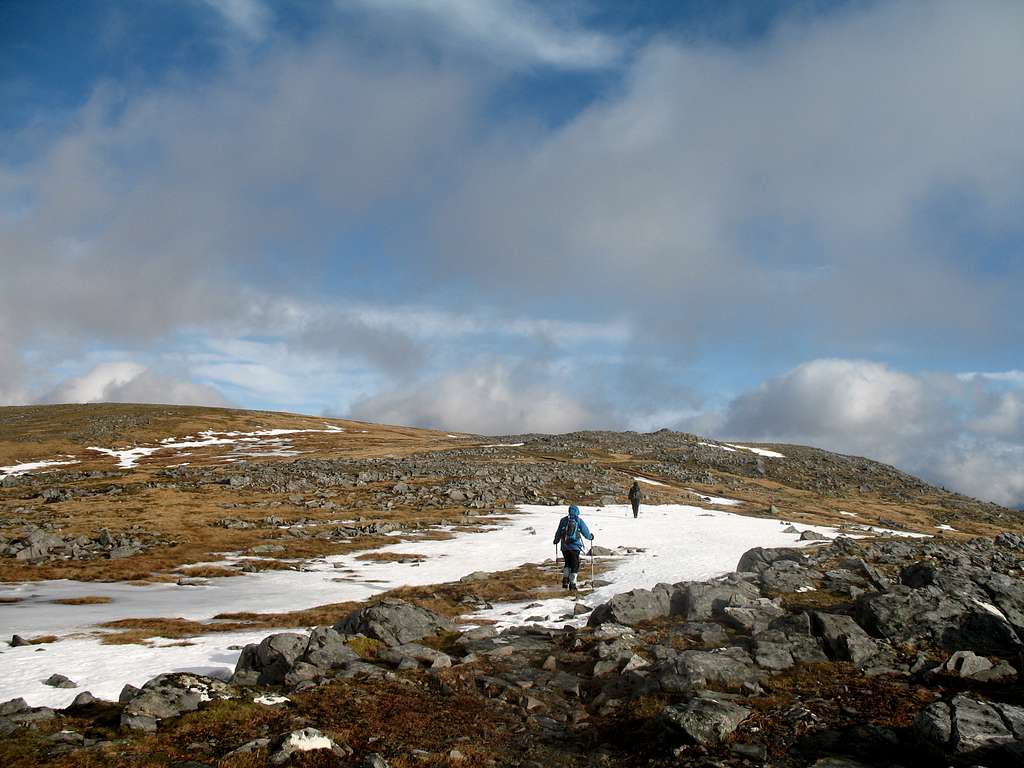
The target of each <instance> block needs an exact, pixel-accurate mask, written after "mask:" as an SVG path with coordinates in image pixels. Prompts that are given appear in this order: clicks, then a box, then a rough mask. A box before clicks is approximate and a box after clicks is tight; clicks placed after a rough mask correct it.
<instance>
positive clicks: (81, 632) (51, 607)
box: [0, 504, 835, 707]
mask: <svg viewBox="0 0 1024 768" xmlns="http://www.w3.org/2000/svg"><path fill="white" fill-rule="evenodd" d="M581 510H582V515H583V518H584V519H585V520H586V521H587V524H588V525H589V526H590V528H591V530H592V531H593V532H594V534H595V540H596V542H597V543H599V544H601V545H602V546H604V547H609V548H616V547H629V548H639V549H643V550H645V551H644V552H643V553H640V554H633V555H626V556H624V557H622V558H620V559H617V560H615V561H614V566H613V567H612V569H611V570H610V571H609V572H607V573H606V574H605V575H604V578H605V579H607V580H608V581H609V582H610V584H609V586H607V587H602V588H600V589H597V590H595V591H593V592H591V593H588V594H586V595H585V596H584V597H583V598H582V599H583V601H584V602H586V603H587V604H588V605H596V604H598V603H600V602H603V601H605V600H607V599H608V598H609V597H611V596H612V595H613V594H616V593H618V592H622V591H625V590H629V589H633V588H636V587H651V586H654V585H655V584H657V583H658V582H676V581H682V580H687V579H704V578H708V577H711V576H715V575H717V574H720V573H724V572H727V571H730V570H732V569H733V568H735V567H736V563H737V561H738V560H739V558H740V555H742V554H743V552H745V551H746V550H748V549H750V548H751V547H755V546H767V547H772V546H799V545H800V542H798V541H797V540H796V539H797V536H796V535H795V534H787V533H783V526H782V525H781V521H779V520H774V519H764V518H752V517H743V516H741V515H735V514H732V513H729V512H723V511H715V510H707V509H703V508H701V507H697V506H690V505H679V504H671V505H659V506H651V505H647V506H645V507H644V508H643V511H642V513H641V515H640V518H639V519H633V516H632V513H631V512H630V511H629V507H628V506H627V505H613V506H608V507H603V508H594V507H582V508H581ZM563 514H565V508H564V507H543V506H522V507H520V508H519V513H518V514H512V515H509V516H507V517H506V518H504V519H502V520H499V521H496V524H494V525H491V526H489V527H488V528H487V529H486V530H482V531H478V532H472V533H458V534H456V535H455V536H454V537H453V538H451V539H447V540H441V541H438V540H430V539H421V540H416V539H413V540H410V541H402V542H397V543H395V544H391V545H388V546H385V547H382V548H381V549H380V550H378V551H383V552H393V553H403V554H410V555H412V554H417V555H422V556H423V557H424V558H425V560H423V561H422V562H420V563H411V562H406V563H398V562H377V561H367V560H357V559H356V556H357V555H358V554H360V553H359V552H355V553H351V554H347V555H339V556H332V557H328V558H324V559H321V560H315V561H312V562H310V563H307V564H306V568H308V570H305V571H269V572H265V573H260V574H251V575H245V576H237V577H233V578H221V579H210V581H209V583H208V585H206V586H189V587H185V586H177V585H170V584H156V585H150V586H145V587H136V586H130V585H127V584H119V583H113V584H101V583H84V582H73V581H43V582H33V583H24V584H17V585H3V586H0V597H5V598H20V599H21V600H22V602H18V603H13V604H0V636H3V637H4V638H9V637H10V636H11V635H12V634H15V633H17V634H20V635H22V636H25V637H31V636H36V635H41V634H57V635H62V636H68V635H72V637H71V638H70V639H64V640H61V641H60V642H57V643H53V644H47V645H37V646H26V647H20V648H4V649H3V650H2V651H0V654H2V657H3V665H4V675H3V676H2V677H0V701H3V700H6V699H9V698H12V697H15V696H24V697H25V699H26V700H27V701H28V702H29V703H31V704H33V705H36V706H38V705H47V706H55V707H60V706H66V705H67V704H68V703H70V701H71V700H72V699H73V698H74V697H75V695H77V694H78V693H80V692H81V691H84V690H89V691H91V692H92V693H93V695H95V696H99V697H102V698H108V699H116V698H117V694H118V693H119V691H120V690H121V688H122V686H123V685H124V684H125V683H132V684H133V685H141V684H142V683H144V682H145V681H146V680H148V679H149V678H150V677H152V676H154V675H156V674H158V673H160V672H166V671H172V670H190V671H195V672H202V673H205V674H218V675H227V674H229V673H230V672H231V670H232V669H233V668H234V664H235V661H236V660H237V658H238V654H239V648H238V646H241V645H243V644H245V643H246V642H253V641H257V640H259V639H261V638H262V637H264V636H266V635H268V634H270V633H271V630H266V629H259V630H254V631H252V632H236V633H230V634H210V635H205V636H201V637H196V638H190V639H189V640H187V641H185V642H187V643H190V644H187V645H182V644H181V641H170V640H166V641H157V642H154V643H153V645H152V646H150V647H147V646H140V645H101V644H100V642H99V640H98V639H96V637H95V636H90V635H89V634H87V633H90V634H91V632H93V631H94V630H93V629H92V628H93V627H94V626H95V625H96V624H97V623H100V622H104V621H110V620H113V619H119V618H128V617H134V618H142V617H155V616H163V617H178V616H180V617H182V618H185V619H194V620H204V621H205V620H209V619H210V618H211V617H212V616H214V615H216V614H217V613H221V612H226V611H232V612H236V611H258V612H277V611H296V610H301V609H303V608H310V607H313V606H316V605H323V604H327V603H336V602H344V601H349V600H353V601H358V600H366V599H367V598H370V597H372V596H374V595H375V594H379V593H381V592H383V591H386V590H388V589H391V588H393V587H396V586H400V585H412V586H415V585H425V584H436V583H442V582H447V581H455V580H457V579H460V578H462V577H463V576H465V575H467V574H469V573H472V572H474V571H489V572H490V571H501V570H507V569H511V568H516V567H518V566H520V565H523V564H524V563H529V562H533V563H542V562H544V561H545V560H550V559H551V558H552V557H553V554H554V552H553V544H552V538H553V536H554V531H555V528H556V527H557V525H558V521H559V519H560V518H561V516H562V515H563ZM808 527H810V528H812V529H813V530H818V531H820V532H822V533H825V534H826V535H834V534H835V531H834V530H833V529H830V528H824V527H815V526H808ZM582 575H583V577H584V578H589V571H585V572H584V573H583V574H582ZM557 582H558V576H557V574H556V572H555V570H554V568H552V583H553V584H557ZM555 594H558V595H559V597H558V598H557V599H553V600H546V601H543V602H542V603H541V605H542V609H536V608H528V607H527V605H528V604H524V605H508V604H506V605H496V606H495V607H494V608H493V609H492V610H490V611H486V612H481V613H479V614H476V615H475V617H474V618H477V619H480V618H489V619H496V620H497V621H498V622H499V624H500V625H502V626H506V625H509V624H519V623H524V622H525V621H526V620H527V619H530V618H532V617H534V616H537V615H538V614H540V615H541V618H542V621H543V622H545V623H549V624H552V625H554V624H562V623H565V622H564V621H563V620H562V619H561V618H560V617H561V616H563V615H564V614H565V613H566V612H567V611H571V603H570V601H569V600H567V599H565V598H563V597H561V593H557V592H556V593H555ZM84 595H100V596H106V597H111V598H112V599H113V602H111V603H108V604H100V605H78V606H67V605H56V604H54V603H53V602H52V601H53V600H54V599H58V598H64V597H81V596H84ZM582 621H583V619H578V620H577V623H581V622H582ZM54 672H58V673H61V674H65V675H67V676H68V677H70V678H71V679H72V680H75V681H76V682H78V683H79V687H78V688H75V689H57V688H50V687H48V686H45V685H43V684H42V681H43V680H45V679H46V678H47V677H49V676H50V675H51V674H53V673H54Z"/></svg>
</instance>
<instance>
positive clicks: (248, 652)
mask: <svg viewBox="0 0 1024 768" xmlns="http://www.w3.org/2000/svg"><path fill="white" fill-rule="evenodd" d="M308 643H309V638H307V637H306V635H300V634H298V633H296V632H280V633H278V634H276V635H268V636H267V637H265V638H263V640H261V641H260V642H259V643H258V644H257V643H250V644H249V645H247V646H245V648H243V649H242V654H241V656H239V657H238V662H237V663H236V664H235V673H234V675H232V677H231V682H232V683H235V684H236V685H280V684H281V683H283V682H284V679H285V676H286V675H287V674H288V673H289V672H290V671H291V668H292V667H293V666H295V662H296V661H298V660H299V657H300V656H301V655H302V654H303V653H304V652H305V651H306V646H307V645H308Z"/></svg>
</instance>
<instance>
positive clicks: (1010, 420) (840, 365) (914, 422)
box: [683, 359, 1024, 506]
mask: <svg viewBox="0 0 1024 768" xmlns="http://www.w3.org/2000/svg"><path fill="white" fill-rule="evenodd" d="M993 386H994V385H992V384H991V383H989V382H987V381H986V380H984V379H977V378H972V379H970V380H965V379H963V378H962V377H958V376H956V375H951V374H935V373H928V374H912V373H906V372H902V371H898V370H895V369H893V368H891V367H889V366H887V365H883V364H880V363H876V362H871V361H865V360H837V359H826V360H814V361H811V362H809V363H805V364H803V365H800V366H798V367H796V368H794V369H793V370H791V371H788V372H787V373H785V374H783V375H781V376H778V377H775V378H773V379H769V380H768V381H766V382H764V383H763V384H762V385H760V386H759V387H757V388H756V389H754V390H752V391H750V392H747V393H744V394H742V395H740V396H739V397H737V398H735V399H734V400H733V401H732V402H731V403H729V405H728V406H727V407H726V408H725V409H724V411H723V412H721V413H718V414H714V415H713V417H712V418H709V417H708V415H705V416H704V421H703V423H701V424H700V425H699V426H700V427H703V428H709V427H710V429H709V430H708V431H710V432H712V433H714V434H715V435H716V436H720V437H724V438H736V439H749V440H762V441H765V442H788V443H797V444H806V445H813V446H817V447H820V448H825V449H827V450H834V451H839V452H841V453H850V454H856V455H862V456H867V457H869V458H873V459H878V460H881V461H884V462H887V463H890V464H894V465H895V466H897V467H900V468H901V469H904V470H906V471H909V472H912V473H914V474H916V475H919V476H920V477H923V478H924V479H926V480H929V481H931V482H934V483H938V484H942V485H945V486H947V487H949V488H953V489H954V490H958V491H961V492H963V493H967V494H970V495H972V496H976V497H978V498H981V499H986V500H990V501H996V502H999V503H1001V504H1010V505H1014V506H1019V505H1024V464H1022V463H1021V461H1022V459H1024V392H1022V391H1019V390H1011V391H1002V390H1001V389H993ZM997 386H1000V387H1001V386H1002V385H997ZM693 424H694V421H693V420H688V421H685V422H684V424H683V425H684V426H688V427H689V426H692V425H693Z"/></svg>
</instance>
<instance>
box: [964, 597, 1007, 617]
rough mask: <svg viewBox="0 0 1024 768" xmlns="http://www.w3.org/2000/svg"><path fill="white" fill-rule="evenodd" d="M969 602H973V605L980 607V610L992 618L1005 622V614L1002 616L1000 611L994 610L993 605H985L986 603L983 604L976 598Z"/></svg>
mask: <svg viewBox="0 0 1024 768" xmlns="http://www.w3.org/2000/svg"><path fill="white" fill-rule="evenodd" d="M971 600H973V601H974V602H975V603H977V604H978V605H980V606H981V607H982V608H984V609H985V610H986V611H988V612H989V613H991V614H992V615H993V616H998V617H999V618H1000V619H1002V620H1003V621H1006V614H1004V613H1003V612H1002V611H1000V610H999V609H998V608H996V607H995V606H994V605H992V603H986V602H984V601H982V600H979V599H978V598H976V597H972V598H971Z"/></svg>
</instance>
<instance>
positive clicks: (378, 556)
mask: <svg viewBox="0 0 1024 768" xmlns="http://www.w3.org/2000/svg"><path fill="white" fill-rule="evenodd" d="M355 559H356V560H370V561H373V562H378V563H397V562H400V561H402V560H420V561H423V560H426V559H427V556H426V555H416V554H413V553H411V552H408V553H406V552H364V553H363V554H361V555H356V558H355Z"/></svg>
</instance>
